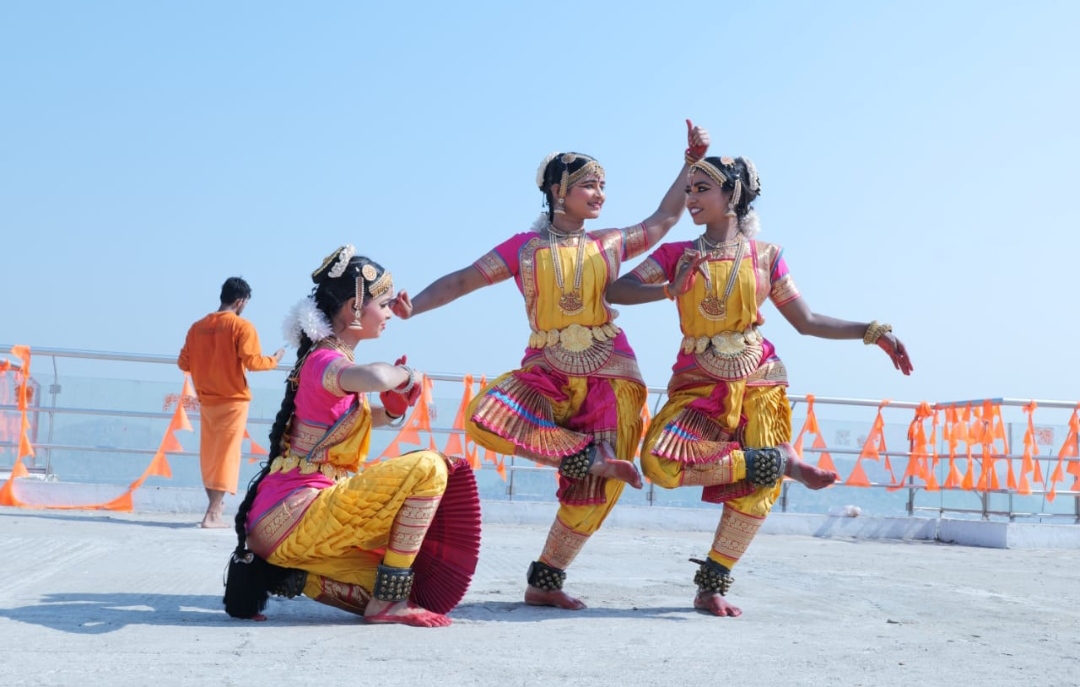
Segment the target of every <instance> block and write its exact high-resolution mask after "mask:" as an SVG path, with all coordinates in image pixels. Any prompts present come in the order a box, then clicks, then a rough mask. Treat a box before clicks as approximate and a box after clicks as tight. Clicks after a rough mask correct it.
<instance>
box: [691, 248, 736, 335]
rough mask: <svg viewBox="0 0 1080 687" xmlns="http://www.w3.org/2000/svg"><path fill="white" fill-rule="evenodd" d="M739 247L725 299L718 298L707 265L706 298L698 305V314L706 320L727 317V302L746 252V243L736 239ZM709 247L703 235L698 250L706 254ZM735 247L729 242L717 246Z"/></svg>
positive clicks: (726, 288)
mask: <svg viewBox="0 0 1080 687" xmlns="http://www.w3.org/2000/svg"><path fill="white" fill-rule="evenodd" d="M736 241H737V243H738V245H737V246H736V247H735V257H734V259H733V260H732V262H731V272H730V273H729V274H728V280H727V285H726V286H725V287H724V295H723V297H718V296H717V295H716V293H715V291H714V290H713V280H712V272H711V271H710V270H709V268H708V264H707V263H706V265H705V298H703V299H702V300H701V302H700V303H698V312H700V313H701V314H702V315H703V316H704V317H705V319H707V320H712V321H714V322H715V321H718V320H722V319H724V317H725V316H727V300H728V298H729V297H730V296H731V291H732V290H733V289H734V288H735V280H736V279H738V277H739V266H740V265H742V259H743V255H744V254H745V252H746V242H745V241H743V240H742V239H741V238H739V239H736ZM706 245H709V244H708V243H707V242H706V240H705V236H704V235H702V236H700V237H699V238H698V250H699V251H700V252H701V253H702V254H705V253H706V250H705V246H706ZM731 245H734V243H733V242H727V243H722V244H716V247H717V248H719V247H721V246H724V247H729V246H731Z"/></svg>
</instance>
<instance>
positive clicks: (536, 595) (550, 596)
mask: <svg viewBox="0 0 1080 687" xmlns="http://www.w3.org/2000/svg"><path fill="white" fill-rule="evenodd" d="M525 603H526V604H528V605H530V606H554V607H555V608H565V609H566V610H568V611H580V610H581V609H583V608H585V602H584V601H582V600H581V599H575V598H574V597H572V596H570V595H569V594H567V593H566V592H564V591H563V590H561V589H555V590H551V591H548V590H546V589H540V588H539V587H534V586H532V585H529V586H528V587H526V588H525Z"/></svg>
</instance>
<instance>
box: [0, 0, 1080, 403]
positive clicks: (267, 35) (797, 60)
mask: <svg viewBox="0 0 1080 687" xmlns="http://www.w3.org/2000/svg"><path fill="white" fill-rule="evenodd" d="M1078 19H1080V5H1077V4H1075V3H1067V2H1060V3H1052V2H1031V3H1025V4H1024V5H1023V6H1021V5H1020V4H1018V3H1012V2H1008V3H1006V2H962V1H956V2H948V3H940V2H921V1H917V2H903V3H901V2H874V3H861V2H819V3H802V2H791V3H787V2H769V3H696V4H677V3H634V2H618V3H614V2H613V3H607V2H594V3H588V4H584V3H582V4H570V3H560V2H553V3H528V4H525V3H520V4H519V3H490V4H483V3H468V2H463V3H426V2H414V3H408V4H405V3H384V4H381V5H379V6H371V5H369V4H368V3H359V2H340V3H336V2H309V3H275V2H221V1H218V0H215V1H213V2H209V1H207V2H197V1H190V2H172V3H169V2H134V1H132V2H109V1H106V0H101V1H98V2H93V3H87V2H47V1H41V2H23V3H10V2H9V3H4V4H3V5H0V84H2V87H3V88H2V91H0V236H2V239H0V241H2V243H0V251H2V253H3V259H2V263H3V270H2V271H0V292H2V294H3V301H2V302H3V306H2V313H3V315H2V317H0V343H27V344H30V345H32V346H41V347H62V348H80V349H93V350H106V351H130V352H139V353H169V354H172V353H175V352H177V351H178V350H179V348H180V346H181V344H182V342H183V337H184V333H185V332H186V330H187V327H188V326H189V325H190V324H191V322H193V321H194V320H196V319H198V318H199V317H201V316H202V315H203V314H205V313H206V312H208V311H210V310H212V309H214V308H215V307H216V299H217V293H218V289H219V287H220V284H221V282H222V281H223V280H224V278H225V277H227V276H230V275H232V274H241V275H243V276H244V277H245V278H247V279H248V280H249V281H250V282H251V284H252V286H253V287H254V291H255V295H254V299H253V301H252V302H251V304H250V306H249V308H248V311H247V312H246V313H245V314H246V315H247V316H248V317H249V318H250V319H251V320H252V321H253V322H254V323H255V324H256V326H257V327H258V329H259V331H260V334H261V337H262V340H263V344H264V347H265V348H266V349H267V351H268V352H269V351H272V350H274V349H275V348H277V347H278V346H280V345H281V344H282V343H283V341H282V336H281V334H280V329H281V327H280V322H281V319H282V317H283V316H284V314H285V312H286V311H287V310H288V308H289V307H290V306H291V305H292V303H294V302H295V301H296V300H298V299H299V298H301V297H302V296H303V295H305V294H306V293H307V291H308V290H309V288H310V282H309V280H308V274H309V273H310V272H311V270H313V269H314V268H315V267H317V266H318V264H319V262H320V261H321V259H322V257H323V256H324V255H325V254H326V253H328V252H330V251H331V250H333V249H334V248H335V247H336V246H338V245H339V244H342V243H353V244H355V245H356V246H357V248H358V250H359V251H360V252H362V253H365V254H367V255H370V256H371V257H373V258H375V259H377V260H379V261H380V262H382V263H383V264H384V265H386V266H387V267H389V268H390V269H391V270H392V271H393V273H394V275H395V280H396V282H397V284H398V286H399V287H404V288H407V289H408V290H409V291H410V292H411V293H413V294H415V293H417V292H418V291H419V290H420V289H422V288H423V287H424V286H425V285H426V284H427V283H429V282H430V281H431V280H432V279H434V278H436V277H438V276H440V275H441V274H443V273H445V272H447V271H450V270H454V269H457V268H460V267H462V266H464V265H467V264H469V263H471V262H472V261H473V260H474V259H476V258H477V257H479V256H480V255H482V254H483V253H485V252H486V251H487V250H489V249H490V248H491V247H492V246H494V245H496V244H497V243H499V242H501V241H502V240H504V239H505V238H507V237H508V236H510V235H511V234H513V233H515V232H518V231H523V230H525V229H527V228H528V227H529V225H530V223H531V222H532V221H533V219H534V218H535V216H536V215H537V214H538V212H539V211H540V200H541V197H540V193H539V192H538V191H537V190H536V188H535V186H534V185H533V178H534V174H535V169H536V166H537V164H538V163H539V161H540V160H541V159H542V158H543V157H544V155H545V154H547V153H548V152H550V151H552V150H577V151H581V152H586V153H589V154H591V155H594V156H596V157H597V158H599V159H600V161H601V162H602V163H603V164H604V166H605V168H606V169H607V173H608V178H607V182H608V201H607V204H606V205H605V208H604V214H603V216H602V217H601V219H600V220H598V221H597V222H596V223H595V224H593V225H591V228H593V229H600V228H603V227H606V226H616V225H618V226H623V225H629V224H633V223H635V222H638V221H640V220H641V219H642V218H644V217H645V216H647V215H648V214H650V213H651V212H652V211H653V209H654V208H655V206H656V204H657V203H658V202H659V200H660V197H661V196H662V194H663V193H664V191H665V190H666V188H667V186H668V185H669V184H670V183H671V181H672V180H673V179H674V177H675V174H676V172H677V171H678V170H679V167H680V164H681V156H682V150H683V148H684V146H685V125H684V124H683V120H684V119H685V118H687V117H689V118H691V119H693V120H694V121H695V122H697V123H700V124H702V125H703V126H706V127H708V128H709V130H710V132H711V134H712V139H713V142H714V145H713V148H712V150H713V152H714V153H716V154H734V155H746V156H748V157H750V158H752V159H753V160H754V161H755V162H756V164H757V167H758V169H759V171H760V173H761V178H762V185H763V191H764V193H763V195H762V197H761V198H760V200H759V201H758V203H757V207H758V211H759V213H760V215H761V219H762V233H761V236H760V238H761V239H763V240H767V241H773V242H776V243H779V244H781V245H783V246H784V247H785V255H786V257H787V260H788V264H789V266H790V268H791V270H792V272H793V274H794V276H795V278H796V281H797V283H798V284H799V286H800V288H801V290H802V291H803V293H804V295H805V297H806V298H807V299H808V302H809V304H810V305H811V307H812V308H814V309H815V310H817V311H818V312H822V313H825V314H829V315H834V316H837V317H842V318H848V319H856V320H869V319H871V318H876V319H879V320H884V321H888V322H891V323H892V324H893V325H894V327H895V328H896V331H897V333H898V334H899V335H900V337H901V338H902V339H903V340H904V342H905V343H906V344H907V346H908V348H909V350H910V352H911V354H912V357H913V360H914V362H915V366H916V370H915V374H914V375H913V376H912V377H911V378H904V377H902V376H901V375H900V374H899V373H897V372H896V371H894V370H893V369H892V366H891V365H890V364H889V362H888V360H887V359H886V357H885V356H884V354H882V353H881V352H880V351H877V350H875V349H870V348H867V347H864V346H863V345H862V344H861V343H860V342H856V341H847V342H834V341H824V340H818V339H812V338H809V337H800V336H799V335H798V334H796V333H795V332H794V330H793V329H792V328H791V327H790V326H789V325H788V324H787V323H786V322H785V321H784V320H783V319H782V318H781V317H780V315H779V313H777V312H776V311H775V309H773V308H772V307H771V306H766V308H767V310H766V318H767V324H766V329H765V331H766V335H767V336H768V337H769V338H770V339H772V340H773V341H774V342H775V343H776V345H777V348H778V350H779V353H780V355H781V356H782V357H783V358H784V360H785V362H786V363H787V364H788V368H789V373H790V376H791V382H792V387H791V391H792V393H814V394H817V395H819V396H846V397H865V398H893V399H905V400H931V401H940V400H950V399H968V398H981V397H985V396H994V397H996V396H1008V397H1023V398H1032V397H1034V398H1044V399H1046V398H1052V399H1063V400H1071V399H1078V398H1080V375H1078V373H1077V371H1076V366H1075V363H1074V361H1075V354H1074V352H1073V348H1074V345H1073V342H1074V340H1075V339H1076V335H1077V325H1076V317H1075V314H1074V312H1075V311H1074V308H1073V302H1074V294H1075V281H1076V279H1075V276H1074V275H1075V272H1076V267H1075V265H1074V262H1075V256H1076V255H1077V254H1078V253H1080V251H1078V248H1080V241H1078V239H1077V236H1076V233H1077V229H1078V228H1080V221H1078V220H1080V210H1078V209H1077V206H1076V204H1075V202H1074V200H1073V199H1074V198H1075V196H1076V193H1075V191H1074V190H1073V189H1072V188H1071V187H1072V186H1073V185H1074V184H1075V183H1076V181H1077V180H1078V174H1077V172H1076V163H1077V160H1078V159H1080V134H1078V133H1077V126H1076V120H1077V114H1078V109H1080V108H1078V98H1080V96H1078V94H1080V84H1078V83H1077V82H1078V77H1077V69H1076V65H1078V64H1080V48H1078V47H1077V41H1076V40H1075V37H1076V35H1077V34H1078V29H1080V21H1078ZM698 233H699V232H698V231H696V230H695V228H694V226H693V225H692V224H691V222H690V221H689V219H688V218H687V217H685V216H684V218H683V219H682V221H681V222H680V223H679V224H678V225H677V226H676V227H675V229H673V230H672V232H671V234H670V237H671V238H672V239H675V240H682V239H688V238H692V237H694V236H696V235H697V234H698ZM632 264H634V263H632ZM632 264H631V266H632ZM619 324H621V325H622V326H623V327H624V328H625V329H626V330H627V332H628V335H629V337H630V341H631V343H632V344H633V346H634V347H635V348H636V350H637V351H638V354H639V357H640V359H641V363H642V368H643V371H644V372H645V375H646V378H647V380H648V381H649V383H650V384H652V385H657V386H662V385H664V384H665V383H666V381H667V375H668V371H669V368H670V365H671V363H672V362H673V361H674V356H675V352H676V348H677V345H678V342H679V339H680V335H679V332H678V326H677V319H676V315H675V312H674V308H673V307H672V306H671V305H670V303H667V302H664V303H656V304H650V305H643V306H636V307H627V308H623V309H622V316H621V317H620V319H619ZM527 334H528V325H527V323H526V320H525V317H524V314H523V312H522V307H521V299H520V296H519V294H518V293H517V291H516V290H515V289H514V288H513V287H512V286H511V285H510V284H508V283H506V284H502V285H499V286H497V287H493V288H490V289H485V290H483V291H481V292H478V293H476V294H473V295H471V296H469V297H468V298H466V299H463V300H461V301H458V302H456V303H453V304H451V305H450V306H448V307H446V308H444V309H442V310H440V311H436V312H433V313H430V314H427V315H424V316H422V317H419V318H417V319H415V320H411V321H409V322H404V323H402V322H394V323H391V327H390V328H389V330H388V331H387V333H386V335H385V336H384V338H383V339H382V340H380V341H378V342H375V343H372V344H365V346H364V349H362V350H360V351H358V356H359V357H360V358H361V359H368V360H391V359H393V358H394V357H396V356H397V355H398V354H399V353H402V352H407V353H408V354H409V358H410V362H412V363H414V364H415V365H416V366H417V367H418V368H420V369H424V370H428V371H432V372H473V373H477V374H480V373H489V374H490V373H496V372H501V371H504V370H506V369H510V368H512V367H515V366H516V365H517V363H518V361H519V360H520V356H521V352H522V349H523V347H524V344H525V341H526V337H527Z"/></svg>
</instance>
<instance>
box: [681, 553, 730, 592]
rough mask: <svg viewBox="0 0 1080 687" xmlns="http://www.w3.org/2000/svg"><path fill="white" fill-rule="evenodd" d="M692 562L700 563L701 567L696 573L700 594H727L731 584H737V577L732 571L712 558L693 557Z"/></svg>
mask: <svg viewBox="0 0 1080 687" xmlns="http://www.w3.org/2000/svg"><path fill="white" fill-rule="evenodd" d="M690 562H691V563H698V564H699V565H700V566H701V567H700V568H698V571H697V572H696V573H694V584H696V585H697V588H698V594H719V595H720V596H726V595H727V593H728V590H729V589H731V585H733V584H735V578H734V577H732V576H731V571H730V570H728V569H727V568H725V567H724V566H722V565H720V564H719V563H717V562H716V561H714V560H713V559H711V558H707V559H705V560H699V559H697V558H691V559H690Z"/></svg>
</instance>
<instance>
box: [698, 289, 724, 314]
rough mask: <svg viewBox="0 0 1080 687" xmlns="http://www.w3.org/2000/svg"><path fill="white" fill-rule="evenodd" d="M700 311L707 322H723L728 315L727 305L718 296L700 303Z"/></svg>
mask: <svg viewBox="0 0 1080 687" xmlns="http://www.w3.org/2000/svg"><path fill="white" fill-rule="evenodd" d="M698 311H699V312H700V313H701V314H702V315H704V316H705V319H707V320H722V319H724V317H725V316H726V315H727V304H726V303H724V301H722V300H720V299H719V298H717V297H716V296H712V295H709V296H705V298H704V300H702V301H701V302H700V303H698Z"/></svg>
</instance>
